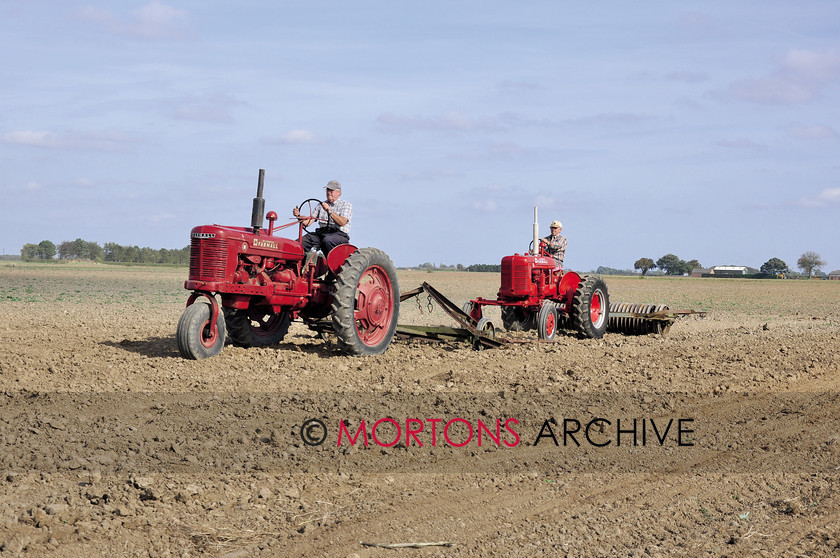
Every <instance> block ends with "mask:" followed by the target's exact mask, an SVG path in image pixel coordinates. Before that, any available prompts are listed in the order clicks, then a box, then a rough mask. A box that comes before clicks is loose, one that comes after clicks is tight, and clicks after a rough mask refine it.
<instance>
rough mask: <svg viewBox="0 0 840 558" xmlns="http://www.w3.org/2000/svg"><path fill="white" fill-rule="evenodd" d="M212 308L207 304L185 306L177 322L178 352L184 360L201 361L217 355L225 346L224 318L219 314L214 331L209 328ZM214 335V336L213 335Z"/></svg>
mask: <svg viewBox="0 0 840 558" xmlns="http://www.w3.org/2000/svg"><path fill="white" fill-rule="evenodd" d="M212 314H213V312H212V308H211V307H210V305H209V304H202V303H196V304H191V305H189V306H187V309H186V310H184V313H183V314H181V319H180V320H178V330H177V334H176V337H177V339H178V352H180V353H181V356H182V357H184V358H189V359H192V360H201V359H204V358H210V357H213V356H216V355H218V354H219V353H221V352H222V348H223V347H224V346H225V332H226V328H225V318H224V316H223V315H222V313H221V312H219V316H218V318H216V331H215V332H213V331H212V328H211V327H210V317H211V316H212ZM214 333H215V334H214Z"/></svg>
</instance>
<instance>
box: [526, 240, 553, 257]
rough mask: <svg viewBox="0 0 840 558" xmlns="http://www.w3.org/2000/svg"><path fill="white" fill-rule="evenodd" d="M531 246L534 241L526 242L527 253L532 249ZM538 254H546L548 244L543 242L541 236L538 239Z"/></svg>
mask: <svg viewBox="0 0 840 558" xmlns="http://www.w3.org/2000/svg"><path fill="white" fill-rule="evenodd" d="M533 248H534V241H533V240H532V241H531V242H530V243H529V244H528V253H529V254H530V253H531V251H532V250H533ZM539 255H540V256H548V244H547V243H546V242H545V240H543V239H542V238H541V239H540V252H539Z"/></svg>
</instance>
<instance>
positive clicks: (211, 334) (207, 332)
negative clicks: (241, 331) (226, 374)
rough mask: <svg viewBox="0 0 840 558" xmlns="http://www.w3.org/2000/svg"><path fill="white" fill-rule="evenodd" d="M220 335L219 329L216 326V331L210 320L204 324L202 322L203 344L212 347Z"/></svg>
mask: <svg viewBox="0 0 840 558" xmlns="http://www.w3.org/2000/svg"><path fill="white" fill-rule="evenodd" d="M218 337H219V329H218V328H216V330H215V331H214V330H213V328H212V327H210V320H207V321H206V322H204V323H203V324H201V344H202V345H204V346H205V347H207V348H208V349H209V348H211V347H212V346H213V345H215V344H216V339H218Z"/></svg>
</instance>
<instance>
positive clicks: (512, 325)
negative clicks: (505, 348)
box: [502, 306, 535, 331]
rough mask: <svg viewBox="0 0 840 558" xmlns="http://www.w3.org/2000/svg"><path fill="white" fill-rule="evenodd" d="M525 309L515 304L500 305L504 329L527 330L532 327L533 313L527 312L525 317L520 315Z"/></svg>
mask: <svg viewBox="0 0 840 558" xmlns="http://www.w3.org/2000/svg"><path fill="white" fill-rule="evenodd" d="M524 312H525V311H524V310H522V309H521V308H518V307H516V306H502V325H503V326H505V330H506V331H528V330H529V329H533V328H534V322H535V319H534V314H529V315H528V316H527V317H525V319H524V320H523V319H520V318H522V315H521V314H523V313H524Z"/></svg>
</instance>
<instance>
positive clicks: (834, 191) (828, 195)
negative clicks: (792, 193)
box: [799, 188, 840, 207]
mask: <svg viewBox="0 0 840 558" xmlns="http://www.w3.org/2000/svg"><path fill="white" fill-rule="evenodd" d="M799 205H802V206H805V207H827V206H840V188H826V189H825V190H823V191H822V192H820V193H819V194H817V195H816V196H810V197H806V198H800V200H799Z"/></svg>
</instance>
